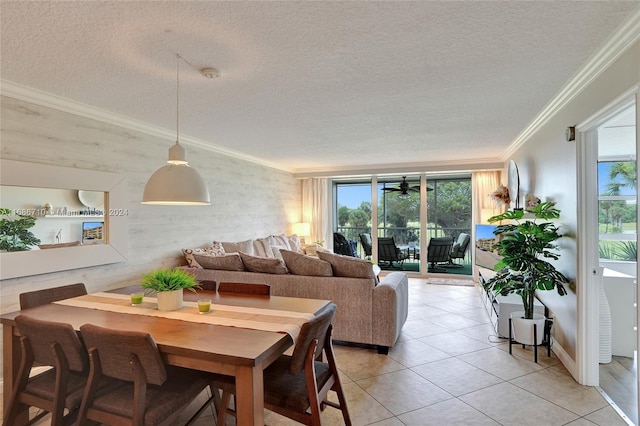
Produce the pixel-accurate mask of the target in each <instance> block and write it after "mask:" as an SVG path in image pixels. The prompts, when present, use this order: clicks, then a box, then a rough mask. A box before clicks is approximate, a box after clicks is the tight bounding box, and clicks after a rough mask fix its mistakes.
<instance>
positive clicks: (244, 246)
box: [214, 240, 253, 255]
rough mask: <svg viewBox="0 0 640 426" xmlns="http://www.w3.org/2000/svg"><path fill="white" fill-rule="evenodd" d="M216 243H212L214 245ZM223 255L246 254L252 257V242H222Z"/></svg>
mask: <svg viewBox="0 0 640 426" xmlns="http://www.w3.org/2000/svg"><path fill="white" fill-rule="evenodd" d="M215 243H216V242H215V241H214V244H215ZM220 244H222V247H223V248H224V252H225V253H246V254H250V255H253V240H246V241H240V242H237V243H229V242H222V243H220Z"/></svg>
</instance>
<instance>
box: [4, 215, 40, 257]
mask: <svg viewBox="0 0 640 426" xmlns="http://www.w3.org/2000/svg"><path fill="white" fill-rule="evenodd" d="M35 224H36V218H35V217H33V216H29V215H22V214H18V215H12V214H11V209H0V251H27V250H31V246H37V245H38V244H40V239H39V238H37V237H36V236H35V235H33V233H32V232H31V231H29V229H31V228H32V227H33V226H34V225H35Z"/></svg>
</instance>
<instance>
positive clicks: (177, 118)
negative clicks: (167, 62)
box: [176, 53, 181, 145]
mask: <svg viewBox="0 0 640 426" xmlns="http://www.w3.org/2000/svg"><path fill="white" fill-rule="evenodd" d="M180 59H181V58H180V55H179V54H177V53H176V144H178V145H179V144H180Z"/></svg>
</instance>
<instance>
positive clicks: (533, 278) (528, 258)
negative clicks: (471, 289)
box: [483, 202, 569, 319]
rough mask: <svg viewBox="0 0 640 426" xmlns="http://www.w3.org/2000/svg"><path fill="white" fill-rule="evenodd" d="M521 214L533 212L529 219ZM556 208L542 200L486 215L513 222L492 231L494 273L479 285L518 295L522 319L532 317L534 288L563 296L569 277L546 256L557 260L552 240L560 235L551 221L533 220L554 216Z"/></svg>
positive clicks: (498, 292) (505, 293)
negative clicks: (495, 259) (496, 258)
mask: <svg viewBox="0 0 640 426" xmlns="http://www.w3.org/2000/svg"><path fill="white" fill-rule="evenodd" d="M525 214H528V215H533V216H534V219H533V220H529V219H527V220H523V219H525ZM559 217H560V210H558V209H556V208H555V202H544V203H540V204H538V205H536V206H535V207H532V208H531V209H529V210H508V211H506V212H504V213H502V214H499V215H497V216H493V217H491V218H489V220H488V222H489V223H495V222H501V221H504V220H510V221H513V223H509V224H504V225H503V224H500V225H498V226H497V227H496V229H495V231H494V232H493V233H494V234H495V235H496V236H497V237H498V238H499V241H498V242H497V243H496V244H494V246H493V248H494V249H496V250H497V251H498V254H500V255H501V256H502V260H500V261H499V262H498V263H497V264H496V266H495V268H494V269H495V270H496V275H495V276H494V277H493V278H491V279H489V280H488V281H487V282H485V283H484V284H483V287H484V289H485V290H487V291H491V292H493V293H494V294H496V295H502V296H506V295H509V294H512V293H514V294H518V295H519V296H520V297H522V304H523V305H524V313H525V315H524V318H526V319H533V318H534V315H533V314H534V300H535V293H536V290H553V289H554V288H555V289H556V290H557V291H558V294H559V295H561V296H564V295H565V294H567V291H566V289H565V287H564V284H566V283H568V282H569V280H568V279H567V277H565V276H564V275H563V274H562V273H561V272H560V271H558V270H556V268H555V267H554V266H553V265H552V264H551V263H549V262H548V261H547V260H546V259H552V260H557V259H558V258H559V257H560V255H559V253H558V252H557V246H556V244H555V243H554V242H555V241H556V240H558V239H559V238H561V237H562V235H560V234H559V233H558V227H557V226H556V224H555V223H553V222H547V221H545V222H542V223H537V220H539V219H542V220H549V219H557V218H559Z"/></svg>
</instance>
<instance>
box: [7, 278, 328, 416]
mask: <svg viewBox="0 0 640 426" xmlns="http://www.w3.org/2000/svg"><path fill="white" fill-rule="evenodd" d="M136 289H139V287H137V286H130V287H125V288H121V289H117V290H113V292H115V293H126V294H128V293H131V292H133V291H135V290H136ZM202 297H207V298H210V299H211V301H212V309H213V310H215V309H216V304H219V305H228V306H239V307H253V308H259V309H267V310H277V311H291V312H300V313H307V314H314V315H315V314H317V313H318V312H320V311H321V310H322V309H323V308H324V307H325V306H327V305H328V304H329V303H330V301H328V300H318V299H303V298H294V297H279V296H255V295H237V294H220V293H216V292H209V291H202V290H198V295H196V294H193V293H192V292H190V291H187V290H185V291H184V299H185V300H186V301H195V300H196V299H197V298H202ZM196 309H197V308H196ZM20 314H24V315H33V316H34V317H36V318H38V319H40V320H45V321H56V322H65V323H69V324H71V325H72V326H73V327H74V328H75V329H76V330H79V329H80V326H81V325H83V324H88V323H91V324H95V325H98V326H102V327H108V328H114V329H121V330H134V331H142V332H147V333H149V334H150V335H151V336H152V337H153V339H154V340H155V342H156V344H157V346H158V349H159V350H160V353H161V355H162V357H163V359H164V361H165V362H166V363H167V364H169V365H176V366H180V367H187V368H191V369H195V370H201V371H208V372H213V373H221V374H226V375H229V376H234V377H235V380H236V390H237V395H236V405H237V424H238V425H241V426H244V425H260V426H262V425H264V389H263V370H264V369H265V368H266V367H267V366H268V365H269V364H271V363H272V362H273V361H275V360H276V359H277V358H278V357H279V356H280V355H282V354H283V353H284V352H285V351H286V350H287V349H288V348H289V347H291V346H292V345H293V339H292V338H291V336H290V335H289V334H287V333H280V332H273V331H262V330H256V329H250V328H242V327H234V326H222V325H212V324H206V323H198V322H189V321H183V320H179V319H169V318H162V317H156V316H145V315H138V314H136V308H135V307H131V313H123V312H110V311H105V310H98V309H92V308H88V307H78V306H66V305H63V304H58V303H52V304H48V305H42V306H38V307H35V308H31V309H25V310H22V311H16V312H11V313H6V314H3V315H1V316H0V323H2V325H3V337H2V338H3V358H4V362H3V375H4V376H3V377H4V380H3V407H4V412H5V413H6V412H7V411H8V403H9V398H10V396H11V392H12V389H13V383H14V381H15V378H16V375H17V371H18V366H19V364H20V357H21V355H20V343H19V332H18V329H17V327H16V322H15V317H16V316H18V315H20ZM23 414H24V415H26V414H27V413H26V410H25V412H24V413H23Z"/></svg>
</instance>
